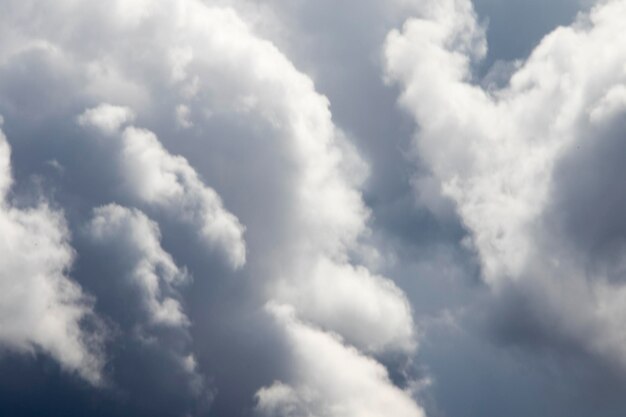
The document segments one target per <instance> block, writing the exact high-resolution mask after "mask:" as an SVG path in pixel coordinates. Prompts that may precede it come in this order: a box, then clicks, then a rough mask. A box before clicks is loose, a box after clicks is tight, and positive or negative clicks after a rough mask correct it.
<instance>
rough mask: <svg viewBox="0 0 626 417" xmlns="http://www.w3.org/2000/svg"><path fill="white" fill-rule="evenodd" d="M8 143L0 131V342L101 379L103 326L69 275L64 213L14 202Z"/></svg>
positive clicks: (93, 380) (43, 204)
mask: <svg viewBox="0 0 626 417" xmlns="http://www.w3.org/2000/svg"><path fill="white" fill-rule="evenodd" d="M11 183H12V177H11V164H10V148H9V145H8V143H7V140H6V138H5V136H4V134H3V133H2V132H0V230H2V238H1V239H0V251H1V252H2V257H1V258H0V293H1V294H2V295H0V346H2V347H4V348H5V349H8V350H10V351H16V352H22V353H30V354H35V353H39V352H43V353H46V354H48V355H50V356H52V357H53V358H55V359H56V360H58V361H59V363H60V364H61V366H62V367H63V368H64V369H66V370H68V371H70V372H75V373H77V374H79V375H81V376H82V377H84V378H85V379H86V380H88V381H89V382H91V383H93V384H99V383H101V382H102V367H103V364H104V361H103V360H104V358H103V357H102V355H101V351H100V350H101V337H102V336H103V334H102V333H101V330H102V329H96V331H95V332H87V331H84V329H83V325H84V324H86V322H88V321H91V322H92V323H93V324H97V319H96V318H95V316H94V314H93V310H92V304H93V303H92V300H91V299H90V298H89V297H88V296H86V295H85V294H84V293H83V291H82V289H81V287H80V286H79V285H78V284H76V283H75V282H73V281H72V280H71V279H70V278H69V277H68V272H69V271H70V268H71V266H72V263H73V261H74V258H75V252H74V250H73V249H72V247H71V246H70V234H69V231H68V229H67V225H66V222H65V219H64V216H63V213H62V212H61V211H58V210H54V209H52V208H51V207H50V205H49V203H48V202H46V201H45V200H43V199H41V200H40V202H39V203H38V204H37V206H35V207H16V206H14V205H12V203H11V200H10V197H9V196H8V193H9V190H10V186H11Z"/></svg>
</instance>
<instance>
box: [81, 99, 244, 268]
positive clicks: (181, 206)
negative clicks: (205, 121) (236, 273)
mask: <svg viewBox="0 0 626 417" xmlns="http://www.w3.org/2000/svg"><path fill="white" fill-rule="evenodd" d="M133 117H134V116H133V112H132V111H131V110H130V109H129V108H125V107H117V106H112V105H110V104H102V105H100V106H98V107H96V108H93V109H88V110H86V111H85V112H84V113H83V114H82V115H80V116H79V118H78V122H79V123H80V124H81V125H86V126H89V125H90V126H93V127H96V128H98V129H100V130H101V131H102V132H103V133H108V134H111V135H113V134H115V135H113V137H114V138H115V139H117V143H116V146H117V147H118V148H119V149H118V150H117V155H116V156H117V158H118V166H119V169H120V171H121V173H122V175H123V180H122V181H123V189H124V193H125V194H126V195H127V196H129V197H130V198H131V199H133V200H136V201H137V202H139V203H144V204H147V205H149V206H150V205H153V206H156V207H159V208H163V209H164V210H166V211H168V212H170V213H171V215H172V216H173V217H174V218H177V219H180V220H183V221H185V222H188V223H190V224H192V225H193V226H194V227H197V228H198V231H199V234H200V236H201V237H202V238H203V239H204V240H205V241H206V242H207V243H208V244H209V246H211V247H217V248H219V249H221V250H222V251H223V252H225V254H226V256H227V258H228V260H229V262H230V263H231V264H232V265H233V266H234V267H241V266H242V265H243V264H244V263H245V257H246V248H245V242H244V240H243V233H244V227H243V226H242V225H241V223H240V222H239V221H238V219H237V218H236V217H235V216H234V215H232V214H231V213H229V212H228V211H226V210H225V209H224V208H223V204H222V201H221V199H220V197H219V196H218V195H217V193H216V192H215V191H214V190H213V189H211V188H209V187H207V186H205V185H204V184H203V183H202V181H201V180H200V178H199V177H198V174H197V173H196V171H195V170H194V169H193V168H192V167H191V166H190V165H189V163H188V162H187V160H186V159H185V158H183V157H181V156H173V155H171V154H170V153H169V152H167V150H165V149H164V148H163V146H162V145H161V143H160V142H159V140H158V139H157V137H156V135H155V134H154V133H152V132H150V131H148V130H145V129H138V128H136V127H133V126H129V127H127V128H125V129H124V130H123V131H121V130H120V128H121V126H122V125H123V124H124V123H125V122H127V121H129V120H132V119H133Z"/></svg>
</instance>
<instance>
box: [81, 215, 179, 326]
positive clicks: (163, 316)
mask: <svg viewBox="0 0 626 417" xmlns="http://www.w3.org/2000/svg"><path fill="white" fill-rule="evenodd" d="M88 233H89V234H90V236H91V237H92V239H94V241H95V242H96V243H98V244H101V245H114V246H115V247H116V248H117V249H118V250H120V251H121V253H122V254H123V255H124V256H126V257H128V258H130V259H129V261H130V262H129V263H130V264H131V265H130V268H129V277H128V279H130V280H131V282H132V283H133V284H134V285H136V286H137V287H139V289H140V292H141V295H142V298H143V302H144V304H145V309H146V310H147V312H148V314H149V317H150V319H149V321H150V322H152V323H153V324H163V325H169V326H185V325H188V324H189V320H188V318H187V316H186V315H185V314H184V313H183V311H182V308H181V305H180V303H179V302H178V300H176V299H175V298H173V297H172V296H169V295H167V293H172V291H173V290H174V289H175V287H176V286H177V285H180V284H181V283H183V282H185V281H186V280H187V279H188V277H187V274H186V272H185V271H184V270H182V269H180V268H179V267H178V266H177V265H176V264H175V263H174V260H173V259H172V256H171V255H170V254H169V253H167V252H165V251H164V250H163V248H162V247H161V245H160V239H161V233H160V231H159V226H158V225H157V224H156V223H155V222H153V221H151V220H150V219H149V218H148V217H147V216H146V215H145V214H143V213H142V212H141V211H139V210H137V209H128V208H125V207H121V206H119V205H116V204H110V205H108V206H103V207H98V208H97V209H95V210H94V216H93V218H92V220H91V221H90V223H89V225H88ZM121 256H122V255H118V257H121Z"/></svg>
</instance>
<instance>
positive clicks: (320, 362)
mask: <svg viewBox="0 0 626 417" xmlns="http://www.w3.org/2000/svg"><path fill="white" fill-rule="evenodd" d="M268 309H269V310H270V311H271V312H272V313H273V314H274V316H275V317H276V319H277V320H278V321H279V322H280V323H281V324H282V325H283V326H284V329H285V332H286V334H287V337H288V340H289V343H290V345H291V346H292V348H293V353H292V354H293V360H294V363H293V369H292V370H291V372H292V373H293V374H295V375H297V377H296V379H297V380H298V384H297V385H296V386H295V387H292V386H288V385H285V384H283V383H280V382H276V383H274V384H273V385H272V386H270V387H267V388H263V389H262V390H260V391H259V392H258V393H257V398H258V401H259V403H258V406H257V411H259V413H260V415H262V416H268V417H269V416H281V417H291V416H328V417H349V416H367V417H370V416H371V417H378V416H384V415H394V416H399V417H422V416H424V415H425V414H424V412H423V410H422V409H421V408H420V407H419V406H417V405H416V404H415V402H414V401H413V399H412V398H411V396H410V394H409V393H407V392H405V391H402V390H400V389H399V388H397V387H395V386H394V385H393V384H392V383H391V381H390V379H389V376H388V374H387V370H386V369H385V368H384V367H383V366H382V365H380V364H379V363H377V362H376V361H374V360H372V359H370V358H368V357H366V356H363V355H362V354H361V353H360V352H359V351H358V350H356V349H354V348H352V347H349V346H346V345H344V344H343V342H342V341H341V339H340V338H339V337H338V336H336V335H332V334H328V333H325V332H323V331H320V330H319V329H317V328H315V327H313V326H311V325H307V324H304V323H303V322H301V321H299V320H298V319H297V318H295V315H294V313H293V310H292V309H291V308H289V307H285V306H279V305H270V306H268Z"/></svg>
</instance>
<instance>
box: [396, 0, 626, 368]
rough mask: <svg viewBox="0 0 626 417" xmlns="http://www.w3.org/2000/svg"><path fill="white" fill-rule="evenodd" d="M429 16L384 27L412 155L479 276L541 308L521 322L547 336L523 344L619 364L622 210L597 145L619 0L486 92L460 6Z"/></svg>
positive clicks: (620, 57)
mask: <svg viewBox="0 0 626 417" xmlns="http://www.w3.org/2000/svg"><path fill="white" fill-rule="evenodd" d="M433 10H434V11H431V12H430V13H428V12H427V13H424V15H423V16H422V17H419V18H412V19H409V20H408V21H407V22H406V23H405V25H404V27H403V29H402V31H393V32H391V33H390V34H389V36H388V38H387V43H386V47H385V58H386V62H387V70H388V72H387V75H388V77H389V78H390V79H391V80H393V81H395V82H397V83H399V84H400V85H401V86H402V88H403V92H402V95H401V98H400V102H401V104H402V105H403V107H404V108H405V109H407V110H408V111H409V112H410V113H411V115H412V116H413V117H414V119H415V121H416V122H417V124H418V126H419V131H418V133H417V135H416V140H415V146H416V148H417V149H418V151H419V155H420V158H421V159H422V160H423V161H425V162H426V163H427V164H428V166H429V167H430V170H431V172H432V173H433V175H434V177H435V178H436V179H437V180H438V181H439V183H440V184H441V187H442V190H443V193H444V194H445V195H446V196H447V197H449V198H451V199H452V200H453V201H454V202H455V205H456V210H457V212H458V214H459V215H460V217H461V219H462V220H463V223H464V224H465V226H466V227H467V229H468V230H469V231H470V232H471V240H472V245H473V247H474V248H475V250H476V252H477V253H478V255H479V257H480V261H481V265H482V274H483V277H484V279H485V281H486V282H487V283H488V284H489V285H490V286H491V287H492V289H493V290H494V294H495V295H496V296H498V295H502V294H504V293H508V292H509V291H513V292H515V293H517V294H519V295H520V296H521V298H522V299H530V300H531V301H530V303H531V304H532V305H533V311H541V312H542V313H541V314H538V316H540V317H536V318H535V319H534V320H533V319H530V321H531V323H530V326H531V327H532V328H535V329H541V330H540V331H538V332H536V333H535V335H536V334H540V333H541V334H546V335H547V334H551V335H552V336H550V337H545V338H536V339H535V340H534V341H532V340H531V343H539V344H542V343H543V344H548V345H552V346H553V347H556V348H558V349H561V348H559V347H558V346H563V345H570V346H571V345H574V346H576V347H577V348H579V349H581V350H582V351H584V352H587V353H588V354H590V355H592V356H596V357H599V358H600V359H601V360H604V361H609V362H614V361H615V362H617V363H618V364H619V366H620V367H622V369H624V368H623V366H624V363H626V362H625V361H624V359H625V358H626V355H625V353H626V352H625V351H624V349H623V346H622V344H621V342H620V340H621V339H622V334H623V332H622V330H621V326H620V325H618V324H617V323H618V322H620V321H621V318H622V309H621V307H620V306H621V305H622V303H621V301H620V300H621V297H622V294H623V293H624V287H623V284H622V282H621V281H619V280H618V281H616V280H614V279H613V280H612V279H610V275H611V274H610V273H607V268H609V269H612V270H613V272H614V273H617V274H619V272H617V271H616V270H615V269H613V268H615V267H616V265H618V264H619V261H617V264H616V263H615V262H616V259H615V256H618V257H621V255H616V252H610V251H607V248H608V247H612V248H614V249H612V250H617V251H619V249H617V248H618V247H619V243H618V242H621V241H622V239H623V238H622V234H621V226H620V225H621V222H620V221H619V220H618V219H617V218H616V217H614V216H607V215H606V213H607V212H609V213H614V212H615V213H617V212H619V211H621V210H622V209H623V207H624V204H623V201H622V200H621V199H615V198H611V197H610V196H609V195H608V194H607V193H601V194H600V195H598V190H599V189H602V187H604V189H605V190H609V189H611V190H613V189H615V187H616V186H617V183H618V182H619V178H620V177H621V174H622V170H621V168H619V166H621V163H620V164H619V165H616V164H617V162H616V161H613V160H611V159H610V158H608V153H607V151H608V149H612V150H613V152H616V151H617V149H619V145H618V143H619V142H620V139H619V137H620V135H619V133H618V132H619V129H620V128H621V127H623V123H622V121H621V120H620V115H622V114H623V112H624V111H623V110H624V107H623V105H622V101H623V100H622V95H623V94H622V89H623V83H624V66H623V61H624V51H626V48H625V46H626V38H625V37H624V35H623V31H622V30H621V29H620V26H621V23H620V22H621V21H622V20H623V17H624V16H625V15H626V2H624V1H620V0H614V1H608V2H603V3H601V4H598V5H597V6H595V7H594V8H593V9H592V10H591V11H590V12H589V13H588V14H583V15H580V16H579V17H578V19H577V20H576V22H575V23H573V24H572V25H570V26H564V27H559V28H557V29H556V30H554V31H553V32H552V33H550V34H548V35H547V36H546V37H545V38H544V39H543V40H542V41H541V42H540V43H539V45H537V47H536V48H535V49H534V51H533V52H532V53H531V54H530V56H529V57H528V59H527V60H526V61H525V62H523V63H521V65H519V67H518V68H516V69H515V70H514V71H513V74H512V75H511V77H510V80H509V82H508V83H507V85H505V86H503V87H501V88H496V89H489V90H488V89H485V88H482V87H480V86H479V85H477V84H476V83H474V81H475V76H474V73H473V70H472V68H473V65H474V64H475V63H476V62H477V60H480V59H481V58H482V57H484V55H485V51H486V50H485V38H484V29H483V28H482V27H481V26H480V25H479V24H478V23H477V18H476V15H475V13H474V12H473V9H472V5H471V3H470V2H469V1H465V0H459V1H446V2H440V3H438V4H437V6H436V7H434V8H433ZM439 10H445V12H444V13H439V12H438V11H439ZM599 51H602V52H599ZM600 155H604V156H605V157H607V158H605V159H602V158H599V156H600ZM603 165H604V166H605V167H604V168H602V169H601V170H600V173H594V172H593V170H594V169H597V167H598V166H603ZM592 166H595V167H596V168H592ZM609 173H610V175H609ZM598 187H601V188H598ZM592 201H593V203H592ZM615 244H618V246H615ZM611 254H613V255H611ZM609 265H611V266H609ZM617 270H619V267H617ZM509 308H510V309H511V310H515V308H516V307H514V306H513V305H511V306H509ZM509 319H511V320H512V322H511V324H512V323H514V322H515V321H516V320H526V321H528V320H529V319H528V318H525V319H523V318H522V317H521V316H518V315H516V314H512V315H511V316H509ZM547 322H550V323H552V324H551V325H548V324H546V323H547ZM548 326H550V327H549V328H548ZM561 342H563V343H561Z"/></svg>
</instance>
